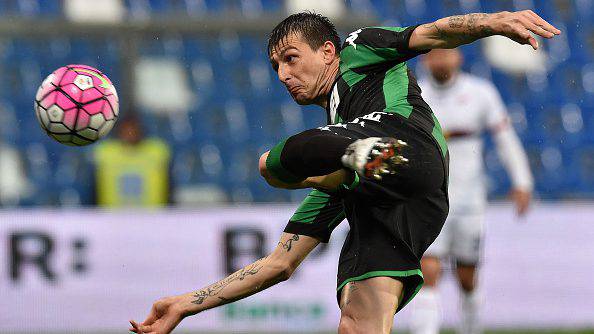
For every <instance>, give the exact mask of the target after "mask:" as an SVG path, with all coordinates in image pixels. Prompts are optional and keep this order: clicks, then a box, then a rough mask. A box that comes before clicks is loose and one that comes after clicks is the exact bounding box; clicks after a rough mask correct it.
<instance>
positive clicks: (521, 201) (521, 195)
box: [511, 189, 532, 216]
mask: <svg viewBox="0 0 594 334" xmlns="http://www.w3.org/2000/svg"><path fill="white" fill-rule="evenodd" d="M511 198H512V201H514V203H515V204H516V212H517V213H518V216H523V215H525V214H526V212H527V211H528V206H530V200H531V199H532V193H531V192H530V191H527V190H523V189H514V190H512V192H511Z"/></svg>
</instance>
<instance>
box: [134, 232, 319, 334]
mask: <svg viewBox="0 0 594 334" xmlns="http://www.w3.org/2000/svg"><path fill="white" fill-rule="evenodd" d="M318 244H319V241H318V240H317V239H315V238H311V237H308V236H303V235H297V234H288V233H283V234H282V236H281V239H280V241H279V243H278V245H277V247H276V248H275V250H274V251H273V252H272V253H271V254H270V255H268V256H266V257H265V258H262V259H260V260H258V261H256V262H254V263H252V264H250V265H247V266H245V267H244V268H242V269H240V270H238V271H237V272H235V273H233V274H231V275H229V276H227V277H226V278H224V279H222V280H220V281H218V282H216V283H213V284H211V285H209V286H206V287H204V288H202V289H200V290H197V291H193V292H189V293H186V294H183V295H180V296H174V297H166V298H162V299H160V300H158V301H156V302H155V303H154V304H153V307H152V309H151V311H150V314H149V316H148V317H147V319H146V320H145V321H144V322H143V323H141V324H138V323H136V322H135V321H133V320H132V321H130V323H131V325H132V328H130V331H132V332H135V333H144V334H148V333H155V334H166V333H170V332H171V331H172V330H173V329H174V328H175V327H176V326H177V325H178V324H179V323H180V322H181V321H182V320H183V319H184V318H185V317H187V316H190V315H195V314H197V313H200V312H202V311H205V310H208V309H211V308H214V307H218V306H221V305H224V304H228V303H231V302H234V301H236V300H239V299H243V298H245V297H248V296H251V295H253V294H255V293H258V292H260V291H262V290H265V289H267V288H269V287H271V286H273V285H275V284H277V283H279V282H282V281H285V280H287V279H289V277H290V276H291V274H292V273H293V271H295V269H296V268H297V267H298V266H299V264H301V262H302V261H303V260H304V259H305V257H307V255H308V254H309V253H310V252H311V251H312V250H313V249H314V248H315V247H316V246H317V245H318Z"/></svg>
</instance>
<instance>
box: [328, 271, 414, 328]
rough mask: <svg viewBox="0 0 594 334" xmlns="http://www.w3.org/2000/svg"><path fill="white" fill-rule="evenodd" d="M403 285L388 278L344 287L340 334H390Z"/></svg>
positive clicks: (366, 280) (351, 283) (378, 278)
mask: <svg viewBox="0 0 594 334" xmlns="http://www.w3.org/2000/svg"><path fill="white" fill-rule="evenodd" d="M403 290H404V285H403V284H402V282H400V281H399V280H396V279H394V278H391V277H374V278H368V279H365V280H362V281H355V282H350V283H348V284H346V285H345V286H344V287H343V288H342V291H341V295H340V311H341V313H340V324H339V325H338V333H339V334H367V333H377V334H389V333H390V331H391V329H392V324H393V322H394V314H395V313H396V309H397V308H398V303H399V300H401V299H402V293H403Z"/></svg>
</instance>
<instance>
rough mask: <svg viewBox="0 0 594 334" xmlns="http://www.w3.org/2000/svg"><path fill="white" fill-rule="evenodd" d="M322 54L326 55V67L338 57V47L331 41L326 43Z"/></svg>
mask: <svg viewBox="0 0 594 334" xmlns="http://www.w3.org/2000/svg"><path fill="white" fill-rule="evenodd" d="M322 52H323V53H324V63H326V65H330V64H332V62H333V61H334V59H335V58H336V57H337V56H338V50H337V49H336V46H335V45H334V43H332V42H330V41H326V42H324V44H323V45H322Z"/></svg>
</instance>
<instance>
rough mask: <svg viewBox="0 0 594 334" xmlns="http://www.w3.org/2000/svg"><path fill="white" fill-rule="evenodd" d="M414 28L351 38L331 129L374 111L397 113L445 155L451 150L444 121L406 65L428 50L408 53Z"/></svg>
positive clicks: (333, 100) (373, 30)
mask: <svg viewBox="0 0 594 334" xmlns="http://www.w3.org/2000/svg"><path fill="white" fill-rule="evenodd" d="M415 28H416V26H411V27H407V28H399V27H370V28H363V29H359V30H356V31H354V32H352V33H351V34H350V35H349V37H347V39H346V40H345V42H344V44H343V47H342V51H341V52H340V72H339V74H338V77H337V78H336V82H335V84H334V87H333V89H332V92H331V93H330V103H328V108H327V110H326V111H327V114H328V124H336V123H342V122H350V121H352V120H354V119H356V118H357V117H361V116H364V115H367V114H370V113H372V112H388V113H396V114H399V115H401V116H402V117H404V118H406V119H407V120H408V121H409V122H410V125H411V126H413V127H415V128H417V129H420V130H421V131H423V132H425V133H427V134H430V135H431V136H432V137H433V138H434V139H435V141H436V142H437V143H438V144H439V146H440V149H441V150H442V154H443V155H444V156H445V154H446V151H447V146H446V144H445V138H444V137H443V134H442V132H441V127H440V125H439V122H438V121H437V119H436V118H435V116H434V115H433V112H432V111H431V108H430V107H429V105H427V103H425V101H424V100H423V98H422V97H421V89H420V88H419V86H418V85H417V80H416V79H415V77H414V75H413V74H412V72H411V71H410V69H409V68H408V66H407V65H406V61H407V60H409V59H411V58H413V57H415V56H418V55H419V54H422V53H426V52H427V51H429V50H427V51H416V50H411V49H410V48H409V46H408V44H409V40H410V36H411V34H412V32H413V30H414V29H415Z"/></svg>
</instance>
